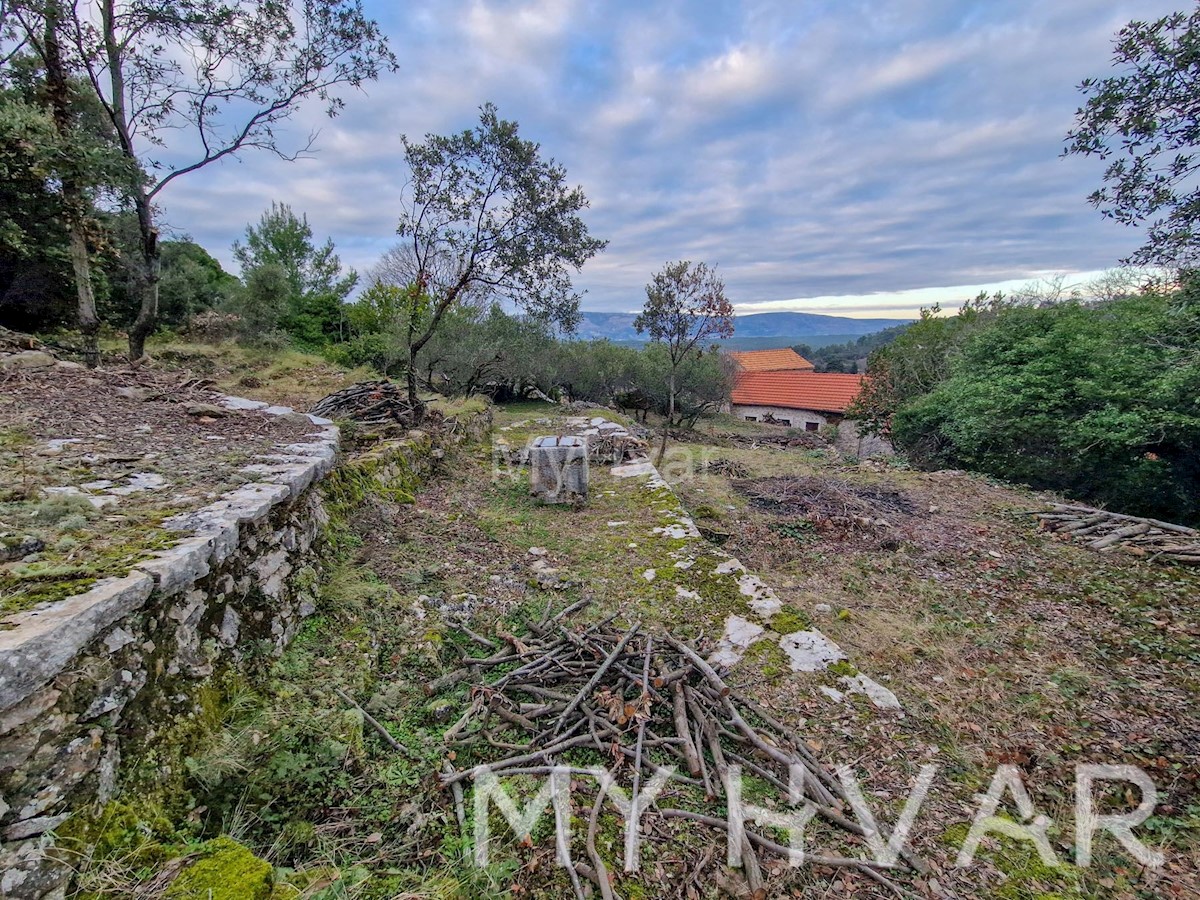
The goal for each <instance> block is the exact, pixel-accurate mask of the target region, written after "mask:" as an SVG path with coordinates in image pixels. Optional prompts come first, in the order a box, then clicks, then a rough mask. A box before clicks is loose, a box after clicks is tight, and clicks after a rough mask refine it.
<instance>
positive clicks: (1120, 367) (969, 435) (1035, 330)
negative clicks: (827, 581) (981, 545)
mask: <svg viewBox="0 0 1200 900" xmlns="http://www.w3.org/2000/svg"><path fill="white" fill-rule="evenodd" d="M1197 297H1200V286H1197V285H1196V283H1195V282H1194V280H1193V281H1185V283H1184V284H1183V286H1182V287H1181V288H1180V289H1178V290H1173V291H1171V290H1168V291H1163V290H1157V289H1155V290H1145V291H1142V292H1140V293H1138V294H1135V295H1133V296H1130V297H1125V298H1121V299H1117V300H1113V301H1108V302H1103V303H1098V304H1092V305H1088V304H1084V303H1080V302H1078V301H1075V300H1067V301H1063V302H1060V303H1054V304H1046V305H1041V306H1033V305H1021V304H1004V303H999V304H989V305H986V306H985V307H984V308H983V309H978V308H977V309H974V310H971V311H968V315H967V317H966V318H962V317H953V318H941V317H933V316H927V317H925V318H923V319H922V320H921V321H920V322H918V323H916V324H914V325H913V326H912V327H911V328H910V329H909V330H908V331H907V332H906V333H905V334H904V335H902V336H901V338H899V339H898V340H897V341H896V342H895V343H893V344H892V345H891V346H889V347H888V348H886V349H885V350H884V351H881V352H880V354H879V361H882V363H883V366H882V371H881V372H879V373H878V374H873V376H872V390H877V391H878V392H879V397H882V398H884V399H887V400H888V401H889V403H888V404H887V405H886V406H885V407H883V408H885V409H886V408H890V410H891V416H890V419H889V420H888V421H889V422H890V426H891V437H892V439H893V442H894V443H895V444H896V446H897V447H898V448H899V449H901V450H903V451H905V452H907V453H908V454H909V456H910V458H911V459H912V460H913V461H914V462H916V463H917V464H918V465H922V466H925V467H930V468H942V467H956V468H968V469H973V470H976V471H980V472H986V473H989V474H992V475H996V476H999V477H1001V478H1006V479H1009V480H1012V481H1020V482H1024V483H1027V484H1031V485H1033V486H1035V487H1039V488H1050V489H1055V490H1061V491H1064V492H1066V493H1068V494H1069V495H1071V496H1074V497H1079V498H1084V499H1091V500H1094V501H1098V502H1103V503H1109V504H1112V505H1114V506H1115V507H1116V508H1117V509H1119V510H1121V511H1125V512H1132V513H1135V514H1144V515H1155V516H1159V517H1162V518H1170V519H1175V520H1183V521H1189V522H1194V521H1197V520H1198V519H1200V462H1198V460H1197V456H1196V447H1198V446H1200V399H1198V398H1200V301H1198V300H1197ZM959 319H961V321H957V320H959ZM876 361H877V360H875V359H874V358H873V363H874V362H876ZM872 371H873V372H875V371H876V369H875V366H874V365H873V367H872ZM888 390H890V391H891V392H892V393H891V395H890V396H888ZM879 397H877V398H876V399H879ZM870 400H871V398H867V401H866V402H868V403H869V402H870ZM877 411H879V410H877Z"/></svg>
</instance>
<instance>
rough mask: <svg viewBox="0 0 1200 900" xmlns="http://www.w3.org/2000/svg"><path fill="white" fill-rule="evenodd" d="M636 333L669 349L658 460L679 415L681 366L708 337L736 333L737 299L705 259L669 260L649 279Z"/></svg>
mask: <svg viewBox="0 0 1200 900" xmlns="http://www.w3.org/2000/svg"><path fill="white" fill-rule="evenodd" d="M633 327H634V328H636V329H637V332H638V334H646V335H648V336H649V338H650V340H651V341H652V342H654V343H660V344H663V345H664V346H665V347H666V350H667V359H668V361H669V365H668V367H667V398H668V399H667V420H666V422H664V423H663V434H662V443H661V444H659V448H658V458H657V460H656V462H655V465H658V464H659V463H661V462H662V459H663V454H665V453H666V452H667V434H668V432H669V431H670V424H671V421H672V419H674V418H675V403H676V398H677V395H678V389H679V385H678V378H679V367H680V366H681V365H682V364H683V362H684V361H685V360H686V359H688V358H689V357H692V356H695V355H696V354H698V353H701V352H703V350H704V343H705V342H706V341H712V340H715V339H717V338H727V337H729V336H730V335H732V334H733V304H731V303H730V302H729V299H728V298H727V297H726V296H725V282H724V281H722V280H721V278H720V277H719V276H718V275H717V272H716V270H715V269H710V268H709V267H708V265H706V264H705V263H695V264H693V263H691V262H689V261H687V260H680V261H679V262H673V263H667V265H666V266H665V267H664V268H663V270H662V271H661V272H657V273H655V275H654V277H653V278H652V279H651V281H650V283H649V284H648V285H646V305H645V306H644V307H643V308H642V311H641V313H640V314H639V315H638V317H637V318H636V319H634V322H633Z"/></svg>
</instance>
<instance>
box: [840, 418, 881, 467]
mask: <svg viewBox="0 0 1200 900" xmlns="http://www.w3.org/2000/svg"><path fill="white" fill-rule="evenodd" d="M833 446H835V447H837V449H839V450H841V451H842V452H843V453H845V454H848V455H850V456H857V457H859V458H860V459H879V458H882V457H888V456H895V455H896V451H895V449H894V448H893V447H892V445H891V442H890V441H888V440H887V439H886V438H881V437H875V436H874V435H870V434H866V433H864V432H863V431H862V430H861V429H860V428H859V426H858V423H857V422H856V421H854V420H853V419H845V420H843V421H842V422H841V423H840V424H839V425H838V435H837V440H835V441H834V442H833Z"/></svg>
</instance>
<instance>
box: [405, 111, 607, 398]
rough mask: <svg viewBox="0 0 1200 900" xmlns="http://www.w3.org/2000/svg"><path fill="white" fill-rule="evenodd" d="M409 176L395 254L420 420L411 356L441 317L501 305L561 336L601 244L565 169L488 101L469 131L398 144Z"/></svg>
mask: <svg viewBox="0 0 1200 900" xmlns="http://www.w3.org/2000/svg"><path fill="white" fill-rule="evenodd" d="M404 159H405V162H406V163H407V165H408V168H409V171H410V179H409V183H408V186H407V189H406V192H405V198H404V206H403V210H402V213H401V216H400V223H399V226H398V227H397V229H396V231H397V233H398V234H399V235H400V237H401V239H402V241H403V243H404V245H405V248H406V249H405V250H404V251H403V252H402V253H397V258H398V259H400V260H402V261H403V262H404V265H405V266H407V267H408V269H409V270H410V273H411V278H412V281H413V283H414V285H415V286H416V287H417V290H415V291H412V292H411V293H410V295H409V296H410V303H411V306H412V308H411V309H410V310H409V311H408V314H407V316H406V319H405V321H406V323H407V328H406V334H405V336H404V340H405V346H406V348H407V351H408V374H407V377H408V394H409V401H410V403H411V404H412V406H413V409H414V413H415V415H416V416H417V418H420V416H421V413H422V410H423V405H422V404H421V402H420V400H419V398H418V397H417V363H416V359H417V354H419V353H420V352H421V350H422V348H424V347H425V345H426V344H428V343H429V341H430V340H432V338H433V336H434V335H435V334H436V333H437V331H438V328H439V327H440V326H441V324H442V322H443V321H444V320H445V319H446V316H447V314H448V313H449V311H450V310H452V309H455V308H456V307H460V306H462V305H464V304H467V303H473V304H478V303H480V302H481V301H482V300H484V299H487V300H492V299H495V300H499V301H509V302H510V303H512V304H513V305H515V306H516V307H517V308H519V309H520V310H521V311H522V312H523V313H525V314H526V315H529V316H531V317H532V318H534V319H537V320H540V321H543V322H546V323H552V324H553V325H555V326H557V327H558V328H560V329H562V330H564V331H566V332H571V331H573V330H574V329H575V327H576V325H577V323H578V319H579V295H578V294H576V293H575V292H574V291H573V290H572V286H571V271H572V270H574V271H578V270H579V269H580V268H581V267H582V266H583V264H584V263H585V262H587V260H589V259H591V258H592V257H593V256H594V255H595V254H596V253H598V252H600V251H601V250H602V249H603V248H604V246H605V244H606V242H605V241H601V240H597V239H596V238H593V237H592V236H591V235H590V234H589V233H588V228H587V225H586V224H585V223H584V221H583V219H582V218H581V217H580V215H579V213H580V211H581V210H583V209H585V208H586V207H587V205H588V202H587V198H586V197H585V196H584V194H583V190H582V189H581V188H579V187H574V188H571V187H568V185H567V182H566V170H565V169H564V168H563V167H562V166H560V165H558V164H557V163H555V162H554V160H553V159H543V158H542V155H541V148H540V147H539V145H538V144H536V143H534V142H533V141H528V140H524V139H523V138H521V137H520V135H519V134H518V130H517V123H516V122H511V121H506V120H504V119H501V118H500V117H499V115H498V113H497V111H496V107H495V106H494V105H492V104H490V103H488V104H485V105H484V106H483V107H481V109H480V116H479V124H478V125H476V126H475V127H474V128H472V129H469V130H467V131H463V132H461V133H460V134H455V135H449V136H440V135H433V134H430V135H426V137H425V140H424V141H423V142H421V143H414V142H412V141H410V140H409V139H408V138H407V137H405V138H404Z"/></svg>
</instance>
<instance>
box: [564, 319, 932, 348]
mask: <svg viewBox="0 0 1200 900" xmlns="http://www.w3.org/2000/svg"><path fill="white" fill-rule="evenodd" d="M636 318H637V316H636V315H634V314H632V313H607V312H584V313H583V321H582V322H581V323H580V325H579V333H578V335H577V336H578V337H579V338H580V339H581V340H585V341H586V340H599V339H601V338H608V339H609V340H610V341H619V342H627V341H636V342H642V341H645V340H646V338H645V337H644V336H642V335H640V334H638V333H637V330H636V329H635V328H634V327H633V320H634V319H636ZM911 321H912V320H911V319H850V318H847V317H846V316H822V315H818V314H816V313H802V312H769V313H753V314H751V315H746V316H737V317H736V321H735V327H734V332H733V335H734V337H733V340H734V341H738V339H745V338H755V339H758V338H762V339H767V338H774V339H779V340H781V341H783V340H786V341H787V342H788V343H806V341H805V340H804V339H805V338H810V337H811V338H815V337H821V336H833V335H836V336H838V337H840V338H842V339H848V338H852V337H859V336H860V335H864V334H874V333H875V332H876V331H882V330H883V329H885V328H891V327H892V326H894V325H907V324H908V323H909V322H911ZM782 346H787V343H784V344H782Z"/></svg>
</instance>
